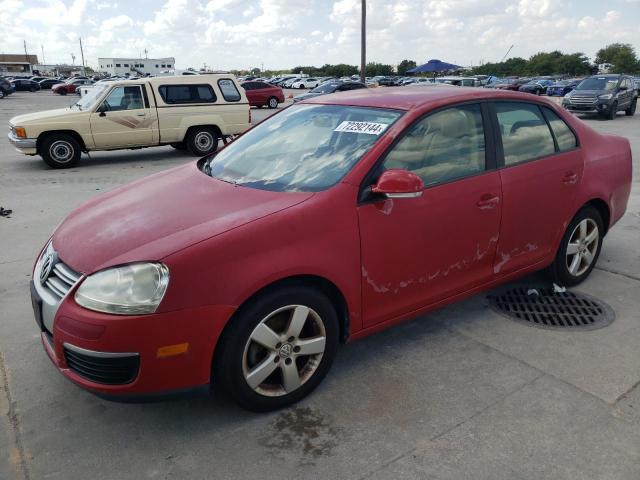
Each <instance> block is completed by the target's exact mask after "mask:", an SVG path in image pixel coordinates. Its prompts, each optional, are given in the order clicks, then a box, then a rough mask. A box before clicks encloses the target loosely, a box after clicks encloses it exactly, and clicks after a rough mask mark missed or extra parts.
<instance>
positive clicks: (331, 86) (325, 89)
mask: <svg viewBox="0 0 640 480" xmlns="http://www.w3.org/2000/svg"><path fill="white" fill-rule="evenodd" d="M336 88H338V84H337V83H323V84H322V85H320V86H319V87H316V88H314V89H313V90H311V92H310V93H333V92H335V91H336Z"/></svg>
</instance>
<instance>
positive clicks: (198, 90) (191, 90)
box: [158, 84, 216, 105]
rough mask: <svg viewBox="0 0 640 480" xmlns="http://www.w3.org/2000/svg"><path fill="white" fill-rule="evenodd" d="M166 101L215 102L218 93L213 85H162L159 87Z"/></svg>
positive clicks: (172, 102)
mask: <svg viewBox="0 0 640 480" xmlns="http://www.w3.org/2000/svg"><path fill="white" fill-rule="evenodd" d="M158 91H159V92H160V96H161V97H162V100H163V101H164V103H167V104H170V105H174V104H184V103H214V102H215V101H216V94H215V92H214V91H213V88H211V85H207V84H202V85H197V84H193V85H161V86H160V87H159V88H158Z"/></svg>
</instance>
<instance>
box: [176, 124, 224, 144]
mask: <svg viewBox="0 0 640 480" xmlns="http://www.w3.org/2000/svg"><path fill="white" fill-rule="evenodd" d="M201 127H207V128H211V129H212V130H214V131H215V132H216V134H217V135H218V139H220V138H222V130H221V129H220V127H219V126H218V125H215V124H208V123H202V124H198V125H190V126H189V127H188V128H187V131H186V132H184V137H183V138H182V140H181V141H183V142H184V141H186V140H187V137H188V136H189V134H190V133H191V132H192V131H193V130H194V129H195V128H201Z"/></svg>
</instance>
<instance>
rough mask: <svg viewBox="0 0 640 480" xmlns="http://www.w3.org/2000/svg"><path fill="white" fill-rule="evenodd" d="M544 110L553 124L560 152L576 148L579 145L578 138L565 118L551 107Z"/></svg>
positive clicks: (552, 127) (552, 128)
mask: <svg viewBox="0 0 640 480" xmlns="http://www.w3.org/2000/svg"><path fill="white" fill-rule="evenodd" d="M542 111H543V113H544V116H545V117H546V118H547V121H548V122H549V125H550V126H551V130H552V131H553V135H554V136H555V137H556V142H557V143H558V150H559V151H560V152H566V151H567V150H572V149H574V148H576V147H577V146H578V139H577V138H576V136H575V135H574V133H573V132H572V131H571V129H570V128H569V126H568V125H567V124H566V123H565V122H564V120H562V119H561V118H560V117H559V116H558V115H557V114H556V113H555V112H553V111H552V110H551V109H549V108H543V109H542Z"/></svg>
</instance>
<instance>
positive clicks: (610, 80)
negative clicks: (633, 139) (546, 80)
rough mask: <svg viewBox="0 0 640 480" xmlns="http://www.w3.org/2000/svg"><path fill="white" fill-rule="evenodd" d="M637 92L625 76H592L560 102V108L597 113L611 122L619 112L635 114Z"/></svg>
mask: <svg viewBox="0 0 640 480" xmlns="http://www.w3.org/2000/svg"><path fill="white" fill-rule="evenodd" d="M637 103H638V92H637V90H636V88H635V84H634V83H633V78H632V77H629V76H627V75H594V76H593V77H589V78H585V79H584V80H583V81H582V82H580V83H579V84H578V86H577V87H576V88H575V89H574V90H573V91H572V92H570V93H568V94H567V95H566V96H565V97H564V99H563V100H562V106H563V107H564V108H566V109H567V110H570V111H572V112H576V113H590V112H593V113H599V114H600V115H602V116H604V117H606V118H608V119H610V120H613V119H614V118H616V114H617V113H618V112H619V111H620V110H624V113H626V114H627V115H633V114H634V113H635V112H636V104H637Z"/></svg>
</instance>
